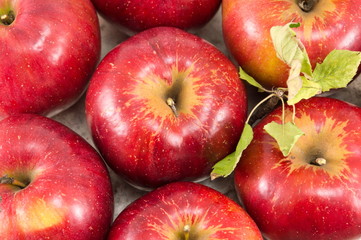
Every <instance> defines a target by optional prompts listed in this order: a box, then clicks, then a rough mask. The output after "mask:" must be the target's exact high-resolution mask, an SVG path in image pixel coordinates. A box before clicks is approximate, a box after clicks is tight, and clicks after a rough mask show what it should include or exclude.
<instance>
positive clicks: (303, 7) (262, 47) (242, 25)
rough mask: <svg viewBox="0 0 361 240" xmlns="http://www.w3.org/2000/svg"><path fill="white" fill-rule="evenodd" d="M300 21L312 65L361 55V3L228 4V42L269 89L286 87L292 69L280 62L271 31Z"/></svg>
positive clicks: (265, 0) (268, 0)
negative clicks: (332, 56) (334, 53)
mask: <svg viewBox="0 0 361 240" xmlns="http://www.w3.org/2000/svg"><path fill="white" fill-rule="evenodd" d="M290 22H299V23H300V24H301V26H300V27H299V28H296V29H294V31H295V32H296V33H297V37H299V38H300V40H301V42H302V43H303V45H304V46H305V48H306V51H307V52H308V55H309V58H310V61H311V64H312V66H313V67H315V65H316V63H319V62H322V61H323V59H324V58H325V57H326V56H327V54H329V53H330V52H331V50H334V49H348V50H353V51H361V11H360V1H359V0H347V1H343V0H322V1H319V0H292V1H290V0H253V1H248V0H224V1H223V2H222V26H223V36H224V41H225V44H226V46H227V48H228V49H229V51H230V53H231V54H232V56H233V57H234V59H235V60H236V62H238V64H239V65H240V66H241V67H242V68H243V69H244V70H245V71H246V72H247V73H248V74H250V75H251V76H252V77H254V78H255V79H256V80H257V81H258V82H259V83H261V84H262V85H263V86H265V87H269V88H270V87H274V86H275V87H286V80H287V77H288V74H289V73H288V71H289V68H288V66H287V65H286V64H284V63H283V62H282V61H281V60H280V59H278V58H277V56H276V52H275V50H274V47H273V44H272V41H271V36H270V29H271V27H273V26H276V25H282V26H283V25H285V24H287V23H290Z"/></svg>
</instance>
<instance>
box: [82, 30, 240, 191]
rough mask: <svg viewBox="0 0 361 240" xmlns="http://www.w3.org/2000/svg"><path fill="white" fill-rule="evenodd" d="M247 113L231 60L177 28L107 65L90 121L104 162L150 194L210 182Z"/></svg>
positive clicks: (125, 47) (140, 39)
mask: <svg viewBox="0 0 361 240" xmlns="http://www.w3.org/2000/svg"><path fill="white" fill-rule="evenodd" d="M246 113H247V99H246V93H245V88H244V85H243V83H242V82H241V81H240V79H239V77H238V72H237V69H236V67H235V66H234V65H233V64H232V63H231V61H230V60H229V59H228V58H227V57H226V56H224V55H223V54H222V53H221V52H220V51H219V50H218V49H217V48H216V47H214V46H213V45H211V44H209V43H208V42H206V41H205V40H203V39H201V38H199V37H197V36H195V35H192V34H190V33H187V32H185V31H183V30H180V29H178V28H172V27H158V28H152V29H149V30H146V31H143V32H141V33H138V34H136V35H134V36H133V37H131V38H129V39H128V40H126V41H124V42H122V43H120V44H119V45H118V46H117V47H116V48H114V49H113V50H112V51H111V52H110V53H108V55H107V56H105V57H104V59H103V60H102V61H101V63H100V65H99V66H98V68H97V70H96V71H95V73H94V75H93V77H92V79H91V82H90V85H89V89H88V92H87V95H86V116H87V122H88V125H89V127H90V130H91V133H92V136H93V139H94V143H95V144H96V146H97V148H98V149H99V151H100V152H101V154H102V156H103V157H104V159H105V161H106V162H107V163H108V164H109V166H110V167H111V168H112V169H113V170H114V171H115V172H116V173H118V174H119V175H121V176H123V177H124V178H125V179H126V180H127V181H128V182H130V183H132V184H133V185H137V186H140V187H144V188H155V187H157V186H160V185H163V184H166V183H169V182H173V181H179V180H199V179H201V178H205V177H208V175H209V173H210V171H211V169H212V166H213V165H214V164H215V163H216V162H217V161H219V160H221V159H222V158H224V157H225V156H227V155H228V154H230V153H231V152H233V151H234V149H235V147H236V144H237V142H238V140H239V137H240V134H241V132H242V129H243V126H244V122H245V117H246Z"/></svg>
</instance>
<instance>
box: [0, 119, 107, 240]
mask: <svg viewBox="0 0 361 240" xmlns="http://www.w3.org/2000/svg"><path fill="white" fill-rule="evenodd" d="M0 156H1V164H0V219H1V224H0V239H8V240H11V239H14V240H15V239H77V240H81V239H84V240H85V239H87V240H88V239H104V238H105V236H106V235H107V233H108V231H109V228H110V225H111V222H112V218H113V193H112V186H111V182H110V178H109V173H108V170H107V168H106V166H105V164H104V162H103V160H102V158H101V157H100V155H99V154H98V153H97V152H96V151H95V150H94V148H92V147H91V146H90V145H89V144H88V143H87V142H86V141H85V140H83V139H82V138H81V137H80V136H79V135H77V134H75V133H74V132H73V131H71V130H70V129H68V128H67V127H65V126H64V125H62V124H60V123H58V122H56V121H54V120H51V119H48V118H46V117H43V116H39V115H34V114H21V115H16V116H9V117H7V118H5V119H3V120H2V121H0Z"/></svg>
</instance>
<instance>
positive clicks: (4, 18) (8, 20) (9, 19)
mask: <svg viewBox="0 0 361 240" xmlns="http://www.w3.org/2000/svg"><path fill="white" fill-rule="evenodd" d="M14 20H15V13H14V11H11V10H10V11H9V12H8V13H7V14H3V15H1V16H0V23H2V24H3V25H10V24H12V23H13V22H14Z"/></svg>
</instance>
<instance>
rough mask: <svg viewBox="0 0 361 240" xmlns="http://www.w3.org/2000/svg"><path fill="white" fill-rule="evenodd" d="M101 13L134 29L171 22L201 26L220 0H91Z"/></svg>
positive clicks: (181, 26) (168, 24)
mask: <svg viewBox="0 0 361 240" xmlns="http://www.w3.org/2000/svg"><path fill="white" fill-rule="evenodd" d="M92 2H93V4H94V6H95V7H96V9H97V10H98V11H99V12H100V14H101V15H102V16H103V17H105V18H106V19H108V20H110V21H111V22H115V23H117V24H119V25H121V26H122V27H125V28H126V29H128V30H131V31H133V32H139V31H143V30H146V29H149V28H152V27H159V26H168V27H178V28H182V29H190V28H199V27H202V26H203V25H205V24H206V23H207V22H209V21H210V20H211V18H212V17H213V16H214V15H215V14H216V12H217V10H218V9H219V6H220V4H221V0H170V1H169V0H168V1H163V0H154V1H142V0H133V1H128V0H92Z"/></svg>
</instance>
